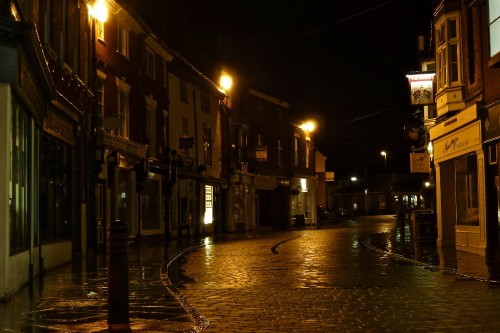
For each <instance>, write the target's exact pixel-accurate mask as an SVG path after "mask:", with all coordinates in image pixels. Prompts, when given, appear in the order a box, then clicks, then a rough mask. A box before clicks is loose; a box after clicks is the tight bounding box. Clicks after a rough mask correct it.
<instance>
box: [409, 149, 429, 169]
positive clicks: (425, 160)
mask: <svg viewBox="0 0 500 333" xmlns="http://www.w3.org/2000/svg"><path fill="white" fill-rule="evenodd" d="M410 172H411V173H429V172H431V157H430V154H429V153H410Z"/></svg>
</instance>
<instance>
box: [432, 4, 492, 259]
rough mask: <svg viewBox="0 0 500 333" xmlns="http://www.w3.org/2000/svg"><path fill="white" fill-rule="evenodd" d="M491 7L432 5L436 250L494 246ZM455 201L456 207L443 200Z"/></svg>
mask: <svg viewBox="0 0 500 333" xmlns="http://www.w3.org/2000/svg"><path fill="white" fill-rule="evenodd" d="M498 9H499V7H498V5H497V3H496V1H475V0H473V1H458V0H444V1H442V0H441V1H434V2H433V6H432V12H433V13H434V18H433V27H434V29H433V32H434V33H433V34H432V36H434V39H433V47H434V48H435V50H434V51H435V59H436V88H437V89H436V111H437V118H436V123H435V125H434V126H433V127H432V128H431V129H430V138H431V140H432V144H433V147H434V149H433V151H434V165H435V172H436V210H437V224H438V240H437V242H438V245H440V246H455V247H456V248H457V249H460V250H464V251H470V252H475V253H478V254H482V255H484V254H485V253H486V251H487V250H488V249H490V248H495V247H497V246H498V233H499V226H498V210H499V206H498V194H497V193H498V163H497V158H496V156H497V150H498V144H497V143H498V137H499V136H500V126H499V123H498V116H499V115H500V113H499V112H500V111H499V110H500V108H499V106H498V105H499V102H500V68H499V63H500V62H499V59H500V52H499V51H500V48H499V46H498V40H500V34H499V32H498V31H499V30H498V24H499V23H498V22H499V16H500V13H499V12H498ZM449 198H454V200H449Z"/></svg>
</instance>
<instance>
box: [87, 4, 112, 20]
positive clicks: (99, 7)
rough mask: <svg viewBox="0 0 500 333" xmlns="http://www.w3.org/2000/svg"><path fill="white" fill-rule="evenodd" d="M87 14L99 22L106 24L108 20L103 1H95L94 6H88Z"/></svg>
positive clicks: (106, 9)
mask: <svg viewBox="0 0 500 333" xmlns="http://www.w3.org/2000/svg"><path fill="white" fill-rule="evenodd" d="M89 12H90V15H92V17H95V18H96V19H97V20H98V21H100V22H106V20H107V19H108V8H107V7H106V5H105V4H104V1H103V0H97V1H96V2H95V3H94V6H90V5H89Z"/></svg>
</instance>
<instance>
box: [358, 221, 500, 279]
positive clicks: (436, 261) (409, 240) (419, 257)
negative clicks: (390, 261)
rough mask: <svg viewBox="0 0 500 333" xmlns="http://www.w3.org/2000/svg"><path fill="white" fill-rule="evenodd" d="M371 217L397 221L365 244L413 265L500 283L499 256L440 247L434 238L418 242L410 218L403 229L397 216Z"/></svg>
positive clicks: (464, 277)
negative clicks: (429, 240)
mask: <svg viewBox="0 0 500 333" xmlns="http://www.w3.org/2000/svg"><path fill="white" fill-rule="evenodd" d="M369 218H373V219H376V220H379V221H387V222H390V223H394V227H393V228H391V229H390V230H386V231H385V232H382V233H379V234H375V235H371V236H370V237H369V238H368V239H365V240H364V244H365V245H366V246H367V247H368V248H370V249H372V250H375V251H378V252H381V253H384V254H387V255H389V256H391V257H393V258H396V259H399V260H404V261H408V262H411V263H413V264H417V265H422V266H425V267H428V268H431V269H436V270H438V269H440V270H444V271H446V272H448V273H451V274H455V275H457V276H459V277H460V278H462V279H474V280H480V281H485V282H489V283H494V284H499V283H500V257H499V255H487V256H480V255H477V254H474V253H469V252H465V251H457V250H456V249H455V247H443V248H441V247H437V246H436V243H435V239H434V240H432V241H431V242H419V241H415V240H414V236H413V235H412V230H411V229H412V228H411V223H412V222H411V221H410V220H406V221H405V225H404V228H400V227H397V226H396V218H395V217H394V216H392V215H382V216H373V217H369Z"/></svg>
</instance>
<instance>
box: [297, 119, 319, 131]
mask: <svg viewBox="0 0 500 333" xmlns="http://www.w3.org/2000/svg"><path fill="white" fill-rule="evenodd" d="M299 128H300V129H301V130H303V131H304V132H307V133H311V132H314V130H315V129H316V122H315V121H313V120H308V121H306V122H303V123H302V124H300V126H299Z"/></svg>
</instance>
